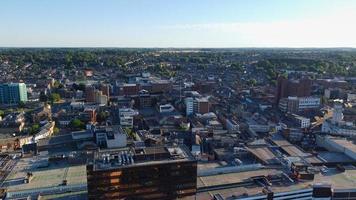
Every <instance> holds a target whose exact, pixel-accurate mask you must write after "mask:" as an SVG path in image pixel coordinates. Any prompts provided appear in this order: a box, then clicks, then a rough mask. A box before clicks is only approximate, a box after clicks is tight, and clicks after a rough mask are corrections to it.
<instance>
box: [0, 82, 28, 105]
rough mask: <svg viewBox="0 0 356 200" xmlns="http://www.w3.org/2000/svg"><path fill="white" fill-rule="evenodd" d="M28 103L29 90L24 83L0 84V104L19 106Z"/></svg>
mask: <svg viewBox="0 0 356 200" xmlns="http://www.w3.org/2000/svg"><path fill="white" fill-rule="evenodd" d="M26 101H27V88H26V84H24V83H5V84H0V103H1V104H17V103H19V102H26Z"/></svg>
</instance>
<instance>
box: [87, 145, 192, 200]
mask: <svg viewBox="0 0 356 200" xmlns="http://www.w3.org/2000/svg"><path fill="white" fill-rule="evenodd" d="M87 183H88V199H89V200H91V199H95V200H97V199H143V200H147V199H157V200H158V199H177V198H181V197H184V196H190V195H194V194H195V193H196V188H197V162H196V160H195V159H194V157H193V156H192V155H191V153H190V152H189V150H188V149H187V148H186V147H185V146H179V147H178V146H176V147H147V148H122V149H116V150H107V151H98V152H96V153H95V154H94V159H93V160H92V161H91V162H89V163H88V165H87Z"/></svg>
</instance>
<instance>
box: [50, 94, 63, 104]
mask: <svg viewBox="0 0 356 200" xmlns="http://www.w3.org/2000/svg"><path fill="white" fill-rule="evenodd" d="M49 99H50V101H51V102H52V103H53V102H58V101H60V100H61V96H60V95H59V94H58V93H52V94H51V96H50V97H49Z"/></svg>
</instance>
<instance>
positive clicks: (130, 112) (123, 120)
mask: <svg viewBox="0 0 356 200" xmlns="http://www.w3.org/2000/svg"><path fill="white" fill-rule="evenodd" d="M136 115H138V112H137V111H136V110H134V109H131V108H120V109H119V118H120V125H121V126H122V127H129V128H132V127H133V120H134V116H136Z"/></svg>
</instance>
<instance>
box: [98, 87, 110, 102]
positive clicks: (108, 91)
mask: <svg viewBox="0 0 356 200" xmlns="http://www.w3.org/2000/svg"><path fill="white" fill-rule="evenodd" d="M100 90H101V91H102V92H103V95H106V96H107V97H108V99H110V86H109V85H108V84H102V85H101V86H100Z"/></svg>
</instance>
